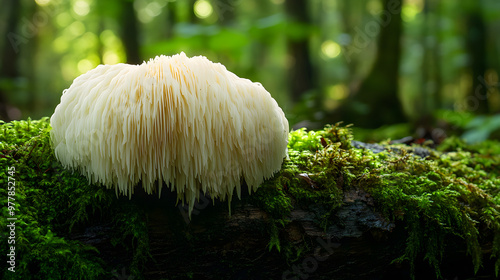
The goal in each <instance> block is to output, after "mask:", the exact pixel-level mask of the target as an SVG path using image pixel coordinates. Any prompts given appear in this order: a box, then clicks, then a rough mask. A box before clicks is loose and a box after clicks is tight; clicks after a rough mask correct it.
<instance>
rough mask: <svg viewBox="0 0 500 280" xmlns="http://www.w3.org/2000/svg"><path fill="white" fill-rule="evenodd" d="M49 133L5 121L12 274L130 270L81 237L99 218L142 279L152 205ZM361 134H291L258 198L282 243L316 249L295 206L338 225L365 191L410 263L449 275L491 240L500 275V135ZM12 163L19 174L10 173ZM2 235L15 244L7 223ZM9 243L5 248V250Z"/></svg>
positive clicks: (334, 128) (340, 130)
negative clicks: (447, 259)
mask: <svg viewBox="0 0 500 280" xmlns="http://www.w3.org/2000/svg"><path fill="white" fill-rule="evenodd" d="M49 132H50V125H49V121H48V118H44V119H41V120H38V121H32V120H27V121H19V122H10V123H3V122H1V123H0V170H1V172H0V184H1V185H2V186H7V184H8V181H9V176H10V177H13V178H15V182H16V194H15V199H16V205H15V213H16V217H17V218H18V220H17V222H16V237H17V241H16V254H17V255H19V256H22V257H20V258H19V259H18V264H17V267H16V268H17V269H16V271H18V272H16V273H15V274H12V273H10V272H8V271H4V272H2V273H4V274H3V279H38V278H41V279H61V278H62V277H63V276H62V275H64V277H65V278H67V279H69V278H71V279H102V278H111V277H112V275H111V271H112V270H113V269H120V268H115V267H108V264H106V263H105V262H104V261H103V260H102V259H101V256H100V254H99V252H98V251H97V250H96V248H94V247H92V246H89V245H85V244H82V243H81V242H77V241H74V240H71V239H70V238H69V237H70V234H71V232H73V231H74V230H75V229H78V228H85V227H88V226H91V225H93V223H94V222H95V220H96V219H97V220H99V221H106V222H108V223H109V224H111V225H112V228H113V229H112V232H113V236H114V238H113V239H112V243H113V244H114V245H115V246H123V247H125V249H126V250H128V252H129V253H130V254H131V263H130V266H129V267H128V269H129V270H131V272H132V274H133V275H134V276H136V278H135V279H139V278H141V270H142V269H143V267H144V265H145V263H146V262H147V261H148V260H149V258H150V256H149V241H148V238H147V236H148V232H147V226H146V219H145V218H144V217H145V216H146V215H145V213H144V212H143V211H142V210H141V208H140V207H139V206H138V205H136V204H134V202H133V201H129V200H128V199H127V200H121V199H116V196H115V192H114V191H113V190H106V189H105V188H103V187H101V186H95V185H89V184H88V183H87V180H86V179H85V178H84V177H82V176H80V175H79V174H77V173H73V172H71V171H67V170H65V169H64V168H62V166H61V165H60V164H59V163H58V161H57V160H56V159H55V157H54V154H53V152H52V149H51V147H50V140H49ZM352 139H353V135H352V131H351V128H350V127H348V126H341V125H340V124H335V125H331V126H327V127H325V129H323V130H319V131H306V130H304V129H300V130H296V131H292V132H291V133H290V135H289V146H288V149H289V151H288V152H289V156H288V158H287V159H286V160H284V162H283V166H282V170H281V171H280V172H278V173H277V174H276V175H275V176H274V177H273V178H272V179H270V180H268V181H266V182H265V183H264V184H263V185H262V186H261V187H260V188H259V189H258V190H257V192H256V193H255V194H253V195H252V196H250V197H249V198H248V199H249V202H250V203H253V204H254V205H257V206H259V207H260V208H262V209H263V210H264V211H266V212H267V213H268V214H269V217H270V219H269V227H268V233H269V240H270V241H269V249H270V250H274V249H277V250H278V251H280V252H281V254H284V255H285V256H287V258H288V261H289V262H291V263H293V261H294V260H299V259H300V254H301V253H303V252H304V251H306V250H308V248H307V246H306V245H304V247H300V248H299V247H296V245H292V244H288V243H287V242H286V238H283V236H282V235H283V234H282V233H283V232H284V231H283V229H284V228H285V227H287V226H288V224H289V220H290V213H291V211H293V210H294V209H295V208H301V209H309V210H311V212H313V213H315V214H316V218H315V222H316V223H317V225H318V226H320V227H321V228H323V229H325V230H326V229H327V228H328V226H329V225H331V224H333V223H335V222H336V221H335V220H334V218H333V217H334V216H335V211H337V210H338V209H339V207H340V206H342V204H343V198H344V192H345V191H348V190H349V189H351V188H361V189H363V190H364V191H366V192H367V193H369V194H370V195H371V197H372V198H373V200H374V202H375V207H376V208H377V210H378V211H379V212H381V213H383V215H385V216H386V217H387V218H388V219H390V220H392V221H396V222H397V224H398V226H400V225H401V226H402V227H404V232H405V234H406V244H405V246H404V248H403V249H402V251H401V252H399V253H400V257H399V258H397V259H396V260H395V261H397V262H408V263H409V264H410V267H411V269H412V270H415V269H416V263H417V260H419V259H421V258H423V259H425V260H426V261H427V262H428V263H429V265H430V266H431V267H433V268H434V269H435V271H436V274H437V276H439V275H440V264H441V259H442V257H443V254H444V252H445V249H446V248H447V246H448V243H449V242H450V241H449V240H451V239H453V240H460V241H461V242H462V244H463V246H464V248H466V249H467V252H468V253H469V254H470V256H471V264H472V266H473V267H474V268H475V270H476V271H477V269H478V268H479V267H480V266H481V263H482V258H483V255H482V254H483V253H482V248H481V247H480V244H491V249H492V250H491V256H492V257H493V258H495V259H496V273H497V274H498V269H499V267H500V207H499V205H500V189H499V187H498V186H500V179H498V178H499V177H500V176H499V175H500V156H499V155H500V144H499V143H498V142H494V141H486V142H483V143H480V144H475V145H467V144H465V143H464V142H463V141H461V140H460V139H457V138H449V139H447V140H446V141H445V142H444V143H443V144H442V145H441V146H440V147H439V151H431V150H429V156H428V157H427V158H425V159H423V158H420V157H419V156H416V155H414V154H413V153H412V151H413V150H414V148H415V147H408V146H404V145H396V146H389V145H384V147H385V151H383V152H381V153H377V154H375V153H373V152H372V151H370V150H368V149H357V148H354V147H353V146H352V144H351V140H352ZM9 167H14V168H15V170H16V172H15V174H12V175H11V174H9V173H8V169H7V168H9ZM0 193H1V196H0V199H1V203H2V205H7V189H6V188H5V187H2V188H1V189H0ZM174 209H176V208H174ZM1 211H2V212H1V214H2V217H1V219H0V226H1V227H2V228H6V226H7V225H6V223H7V218H8V217H10V216H9V211H8V209H7V207H2V210H1ZM0 237H1V240H0V242H1V243H2V244H7V237H8V236H7V234H6V233H4V231H2V233H1V236H0ZM450 237H453V238H450ZM7 250H8V249H7V248H6V246H1V247H0V253H1V254H3V255H4V256H5V255H6V254H8V252H7ZM33 275H37V276H36V277H34V276H33ZM68 275H69V276H70V277H68ZM9 277H10V278H9Z"/></svg>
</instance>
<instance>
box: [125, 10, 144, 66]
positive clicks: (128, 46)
mask: <svg viewBox="0 0 500 280" xmlns="http://www.w3.org/2000/svg"><path fill="white" fill-rule="evenodd" d="M122 3H123V4H122V9H123V11H122V19H121V22H122V34H121V39H122V42H123V45H124V47H125V53H126V55H127V63H130V64H139V63H141V62H142V60H141V56H140V54H139V29H138V26H137V25H138V23H137V16H136V14H135V9H134V1H130V0H125V1H123V2H122Z"/></svg>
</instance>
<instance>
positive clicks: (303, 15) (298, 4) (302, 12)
mask: <svg viewBox="0 0 500 280" xmlns="http://www.w3.org/2000/svg"><path fill="white" fill-rule="evenodd" d="M284 4H285V10H286V14H287V16H288V18H289V20H290V21H291V22H296V23H299V24H304V25H307V24H310V22H311V20H310V17H309V14H308V9H307V1H305V0H287V1H285V3H284ZM287 48H288V55H289V59H290V60H291V65H290V68H289V69H288V80H289V83H290V93H291V99H292V102H294V103H296V102H298V101H300V99H301V97H302V95H303V94H304V93H305V92H307V91H309V90H311V89H313V88H314V80H313V76H314V75H313V67H312V64H311V59H310V56H309V41H308V36H304V37H303V38H290V37H289V38H288V42H287Z"/></svg>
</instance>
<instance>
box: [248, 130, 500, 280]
mask: <svg viewBox="0 0 500 280" xmlns="http://www.w3.org/2000/svg"><path fill="white" fill-rule="evenodd" d="M351 140H352V133H351V130H350V128H349V127H348V126H347V127H343V126H340V125H339V124H336V125H334V126H327V127H325V129H324V130H320V131H306V130H304V129H300V130H296V131H292V132H291V133H290V136H289V147H288V149H289V150H288V153H289V159H287V160H285V162H284V163H283V168H282V170H281V171H280V172H279V174H278V175H277V176H275V177H274V179H272V180H270V181H268V182H266V183H265V184H264V185H263V186H261V188H260V190H259V191H258V192H257V194H256V196H255V200H256V202H257V204H259V202H260V204H259V205H261V207H263V209H265V210H266V211H267V212H268V213H270V214H271V215H272V217H273V218H274V220H273V221H278V222H271V223H272V224H271V227H270V229H271V230H270V233H271V241H270V244H269V247H270V249H271V248H277V249H278V250H280V249H282V247H285V248H286V250H285V253H286V254H290V256H289V257H290V258H291V259H297V257H296V252H294V251H293V250H292V249H291V248H290V247H291V246H289V244H286V243H285V244H283V242H286V240H283V238H281V239H280V235H279V231H278V230H276V229H277V228H283V227H285V226H286V224H287V222H288V219H289V214H290V211H291V210H292V209H294V208H295V207H300V208H302V209H309V210H313V211H314V212H316V213H317V214H318V215H317V220H316V223H317V225H319V226H321V227H322V228H323V229H325V230H326V229H327V227H328V225H330V224H332V223H334V222H335V219H333V217H332V216H333V215H334V213H335V210H336V209H338V207H340V206H341V205H342V203H343V202H342V201H343V192H344V191H346V190H349V189H351V188H357V189H362V190H364V191H366V192H368V193H369V194H370V195H371V197H373V199H374V201H375V207H376V209H377V210H378V211H379V212H381V213H383V214H384V216H385V217H386V218H388V219H390V220H391V221H393V222H397V223H398V224H403V225H404V226H405V231H406V234H407V237H406V245H405V249H404V250H403V251H402V252H401V253H400V257H399V258H397V259H396V260H394V261H395V262H408V263H409V264H410V269H411V274H412V275H415V271H416V267H415V265H416V263H417V261H418V260H420V259H424V260H425V261H426V262H427V263H428V264H429V265H430V266H431V267H433V268H434V270H435V272H436V277H437V278H440V277H441V271H440V264H441V261H442V257H443V254H444V252H445V248H446V246H447V245H448V241H449V240H450V239H453V240H454V239H459V240H462V243H463V244H464V246H465V248H466V251H467V253H468V254H469V255H470V256H471V266H472V267H473V269H474V272H475V273H476V272H477V271H478V269H479V268H480V266H481V264H482V261H483V249H484V250H486V251H489V250H491V251H490V257H491V258H494V259H495V261H496V265H495V272H494V273H495V274H496V275H497V277H498V270H499V267H500V179H499V177H500V176H499V175H500V143H498V142H493V141H486V142H484V143H482V144H476V145H473V146H471V145H466V144H465V143H464V142H463V141H461V140H459V139H457V138H450V139H448V140H446V142H445V143H443V144H442V146H441V147H440V149H441V150H439V151H435V150H431V149H427V148H425V147H421V148H423V149H426V150H427V151H428V156H426V157H425V158H422V157H420V156H418V155H415V154H413V150H414V148H415V147H411V146H406V145H383V147H385V150H384V151H383V152H380V153H374V152H372V151H371V150H369V149H356V148H353V147H352V145H351ZM318 208H319V209H322V211H317V209H318ZM452 237H453V238H452ZM480 242H482V243H483V244H490V246H491V247H490V248H481V244H480ZM292 247H293V246H292ZM492 273H493V272H492Z"/></svg>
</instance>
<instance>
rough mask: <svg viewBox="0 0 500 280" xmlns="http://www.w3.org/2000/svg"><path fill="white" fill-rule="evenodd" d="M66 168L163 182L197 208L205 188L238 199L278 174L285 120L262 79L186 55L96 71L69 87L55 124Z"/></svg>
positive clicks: (149, 185)
mask: <svg viewBox="0 0 500 280" xmlns="http://www.w3.org/2000/svg"><path fill="white" fill-rule="evenodd" d="M50 124H51V126H52V131H51V140H52V144H53V147H54V150H55V155H56V157H57V159H58V160H59V161H61V163H62V164H63V165H64V166H65V167H67V168H71V169H78V170H79V171H80V172H81V173H82V174H84V175H85V176H86V177H87V178H88V179H89V181H90V182H92V183H101V184H103V185H105V186H107V187H108V188H112V187H115V189H116V192H117V194H118V193H120V194H124V195H128V196H129V197H130V196H131V195H132V194H133V192H134V187H135V186H136V185H137V184H138V183H139V181H140V182H141V184H142V187H143V188H144V189H145V191H146V192H147V193H148V194H151V193H153V192H155V191H158V193H159V195H160V194H161V188H162V185H163V182H165V183H166V184H167V185H169V186H170V187H171V189H172V190H175V191H176V192H177V199H178V200H181V201H183V202H184V201H186V202H187V203H188V204H189V210H190V212H191V210H192V208H193V206H194V202H195V200H196V199H198V196H199V193H200V191H203V192H204V193H207V192H208V193H209V194H210V196H211V197H212V198H220V199H222V200H224V199H225V198H228V199H229V200H230V199H231V197H232V195H233V192H234V190H235V189H236V192H237V195H238V197H240V193H241V190H240V185H241V183H242V179H244V180H245V182H246V184H247V185H248V188H249V191H251V190H254V191H255V190H256V189H257V188H258V186H259V185H260V184H261V183H262V182H263V180H264V179H267V178H270V177H271V176H272V175H273V174H274V173H275V172H277V171H278V170H279V169H280V167H281V163H282V161H283V158H284V157H285V156H286V151H287V149H286V146H287V139H288V121H287V119H286V118H285V115H284V113H283V111H282V110H281V108H280V107H279V106H278V104H277V103H276V101H275V100H274V99H273V98H272V97H271V95H270V94H269V93H268V92H267V91H266V90H265V89H264V87H263V86H262V85H260V84H259V83H253V82H251V81H250V80H247V79H242V78H239V77H238V76H236V75H235V74H233V73H231V72H229V71H227V70H226V68H225V67H224V66H223V65H221V64H219V63H212V62H211V61H209V60H208V59H207V58H205V57H203V56H197V57H193V58H188V57H187V56H186V55H185V54H184V53H180V54H178V55H174V56H159V57H156V58H154V59H151V60H150V61H149V62H144V63H142V64H141V65H129V64H117V65H99V66H98V67H97V68H95V69H93V70H91V71H89V72H87V73H85V74H83V75H81V76H79V77H77V78H76V79H75V80H74V81H73V84H72V85H71V86H70V87H69V88H68V89H66V90H64V92H63V95H62V97H61V103H60V104H59V105H58V106H57V107H56V109H55V112H54V114H53V115H52V117H51V119H50Z"/></svg>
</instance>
